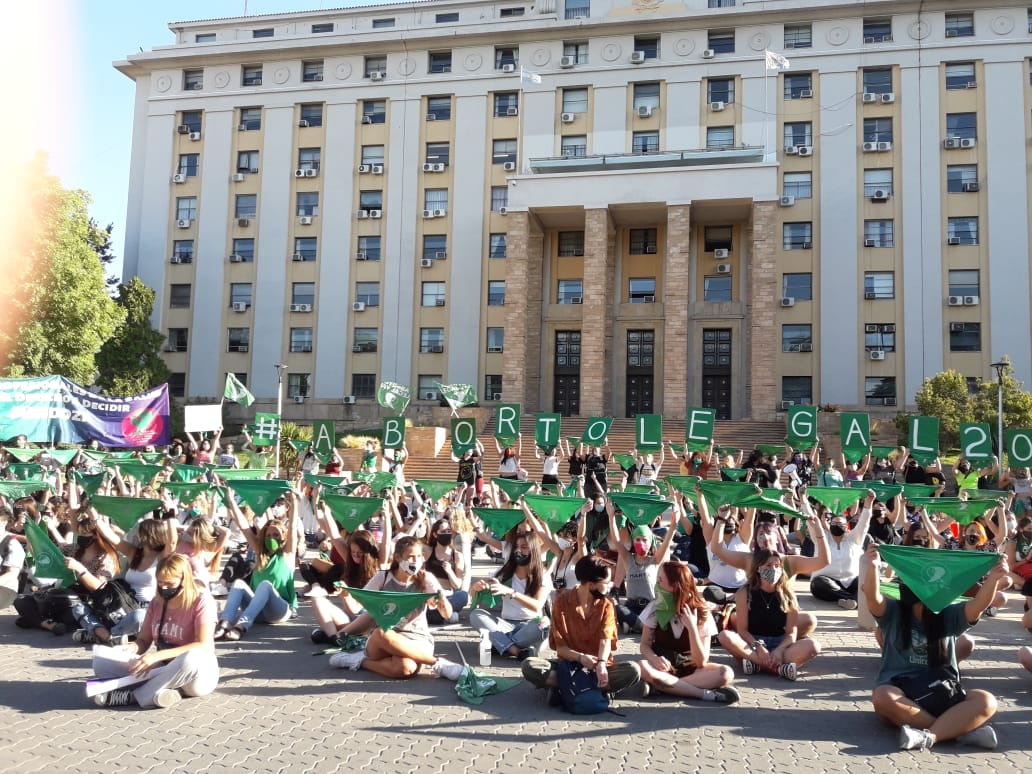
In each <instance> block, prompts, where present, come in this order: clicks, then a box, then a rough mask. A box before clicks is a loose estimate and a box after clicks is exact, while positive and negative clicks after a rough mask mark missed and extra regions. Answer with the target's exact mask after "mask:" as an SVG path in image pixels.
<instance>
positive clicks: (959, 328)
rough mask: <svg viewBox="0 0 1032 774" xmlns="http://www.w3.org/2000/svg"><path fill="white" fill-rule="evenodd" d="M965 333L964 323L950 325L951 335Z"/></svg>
mask: <svg viewBox="0 0 1032 774" xmlns="http://www.w3.org/2000/svg"><path fill="white" fill-rule="evenodd" d="M963 332H964V323H962V322H951V323H950V333H963Z"/></svg>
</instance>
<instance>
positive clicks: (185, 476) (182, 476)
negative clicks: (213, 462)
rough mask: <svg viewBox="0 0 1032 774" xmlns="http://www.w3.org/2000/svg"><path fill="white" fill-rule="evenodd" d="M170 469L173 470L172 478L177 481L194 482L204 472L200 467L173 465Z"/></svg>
mask: <svg viewBox="0 0 1032 774" xmlns="http://www.w3.org/2000/svg"><path fill="white" fill-rule="evenodd" d="M172 467H173V468H174V469H175V475H174V476H173V478H175V479H176V480H177V481H195V480H196V479H198V478H199V477H201V476H203V475H204V474H205V472H206V471H205V470H204V468H203V467H201V466H200V465H180V464H179V463H175V464H174V465H173V466H172Z"/></svg>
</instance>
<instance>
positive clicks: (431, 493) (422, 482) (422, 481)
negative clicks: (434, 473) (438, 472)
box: [416, 478, 459, 502]
mask: <svg viewBox="0 0 1032 774" xmlns="http://www.w3.org/2000/svg"><path fill="white" fill-rule="evenodd" d="M458 485H459V482H458V481H439V480H437V479H432V478H418V479H416V486H418V487H419V488H420V489H422V490H423V491H424V492H426V496H427V499H429V500H430V501H432V502H433V501H437V500H440V499H441V498H442V497H444V496H445V495H446V494H448V493H449V492H450V491H452V490H453V489H454V488H455V487H457V486H458Z"/></svg>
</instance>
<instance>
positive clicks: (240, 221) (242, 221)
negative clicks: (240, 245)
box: [237, 218, 251, 228]
mask: <svg viewBox="0 0 1032 774" xmlns="http://www.w3.org/2000/svg"><path fill="white" fill-rule="evenodd" d="M237 225H238V226H240V228H247V227H248V226H250V225H251V219H250V218H237Z"/></svg>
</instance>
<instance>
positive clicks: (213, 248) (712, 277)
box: [117, 0, 1032, 418]
mask: <svg viewBox="0 0 1032 774" xmlns="http://www.w3.org/2000/svg"><path fill="white" fill-rule="evenodd" d="M170 27H171V29H172V31H173V32H174V34H175V38H176V40H175V43H174V44H173V45H170V46H166V47H160V48H156V49H154V50H153V51H150V52H146V53H141V54H138V55H132V56H130V57H129V58H128V60H127V61H125V62H120V63H118V64H117V67H118V68H119V69H120V70H121V71H122V72H124V73H125V74H126V75H127V76H128V77H130V78H132V79H133V80H134V81H135V82H136V88H137V99H136V113H135V119H134V134H133V150H132V167H131V170H132V172H131V175H132V177H131V183H130V189H129V212H128V235H127V241H126V248H125V266H126V274H127V275H133V274H137V275H139V276H140V277H141V278H142V279H143V280H144V281H145V282H147V283H148V284H149V285H151V286H153V287H155V288H157V289H158V298H159V302H158V305H157V310H156V313H155V315H156V321H157V323H158V324H159V325H160V327H161V329H162V330H163V331H164V332H166V333H167V334H168V337H169V338H168V342H169V346H168V349H169V354H168V356H167V357H168V364H169V366H170V368H171V369H172V371H173V372H174V383H173V388H174V391H175V392H178V393H179V394H181V395H186V396H190V397H193V396H215V395H218V394H219V393H220V390H221V385H222V382H223V379H224V375H225V373H226V372H228V371H232V372H235V373H237V375H238V376H240V377H241V378H242V379H244V380H246V381H247V382H248V383H249V385H250V387H251V389H252V391H254V392H255V393H256V394H257V395H258V396H260V397H263V396H264V397H269V396H273V395H275V393H276V378H277V372H276V370H275V369H274V368H273V364H275V363H280V362H282V363H283V364H285V365H286V366H287V372H286V374H287V376H286V386H287V394H288V396H290V397H298V398H302V399H304V398H307V399H308V400H309V404H315V405H314V406H313V405H308V406H291V409H294V410H296V411H297V412H298V416H301V415H302V413H303V412H310V411H315V410H316V409H317V408H318V407H319V406H323V408H325V406H336V405H339V404H340V403H341V401H342V398H344V397H345V396H354V398H355V399H357V401H358V407H359V408H361V407H362V404H364V403H367V404H368V405H369V406H371V407H375V399H374V395H375V391H376V387H377V385H378V383H379V382H380V380H382V379H389V380H392V381H397V382H401V383H405V384H409V385H411V386H412V388H413V390H414V395H415V399H416V402H417V403H419V402H423V401H432V402H434V403H436V401H437V397H438V396H437V393H436V390H435V383H436V382H437V381H438V380H441V381H443V382H447V383H472V384H475V385H477V386H478V388H479V394H480V396H481V399H482V401H484V402H488V403H489V402H490V401H499V400H505V401H519V402H521V403H522V404H523V406H524V409H525V410H527V411H535V410H540V411H550V410H554V411H559V412H562V413H564V414H616V415H623V414H627V415H630V414H634V413H638V412H657V413H663V414H665V415H667V416H672V417H673V416H678V415H683V412H684V409H685V406H686V405H703V406H712V407H715V408H716V409H717V410H718V416H720V417H733V418H737V417H754V418H768V417H770V416H772V415H773V414H774V413H775V412H776V411H777V410H779V409H780V408H783V407H784V405H785V404H788V403H791V402H815V403H834V404H838V405H840V406H842V407H869V408H871V409H872V410H880V411H885V412H892V413H894V412H895V411H897V410H900V409H902V408H903V406H904V404H905V403H906V402H907V401H908V400H911V399H912V396H913V395H914V392H915V390H916V389H917V388H918V387H919V385H920V384H921V382H922V380H923V379H924V378H925V377H926V376H929V375H932V374H934V373H936V372H938V371H940V370H943V369H945V368H953V369H956V370H957V371H959V372H960V373H962V374H965V375H966V376H968V377H969V378H970V379H971V380H977V379H979V378H988V377H990V376H991V375H992V374H991V369H990V363H991V362H993V360H995V359H996V358H999V357H1001V356H1003V355H1007V356H1009V357H1010V358H1011V360H1012V362H1013V364H1014V366H1015V369H1016V373H1017V376H1018V377H1019V378H1021V379H1024V380H1025V381H1026V382H1029V381H1032V343H1030V339H1032V336H1030V330H1032V317H1030V308H1032V297H1030V294H1032V291H1030V285H1032V283H1030V260H1029V259H1030V240H1032V238H1030V230H1029V229H1030V225H1029V224H1030V222H1032V218H1030V217H1029V215H1030V201H1032V193H1030V179H1032V178H1030V174H1029V169H1030V164H1032V143H1030V137H1032V124H1030V121H1032V86H1030V83H1032V81H1030V78H1032V69H1030V59H1029V57H1030V54H1032V9H1030V8H1029V6H1028V3H1027V2H1025V3H1017V2H1008V1H1007V0H993V1H992V2H978V3H970V2H969V3H963V2H952V1H947V0H925V1H924V2H916V1H914V2H887V1H880V0H866V1H865V2H852V1H849V0H820V1H815V0H783V2H778V3H763V2H743V1H742V0H739V2H735V0H683V2H678V3H673V2H667V1H666V0H608V1H607V0H535V2H533V3H529V2H520V1H519V0H441V1H440V2H434V3H400V4H390V5H381V6H368V7H361V8H347V9H336V10H326V11H313V12H305V13H291V14H283V15H271V16H251V17H243V18H232V19H215V20H209V21H195V22H183V23H175V24H172V25H170ZM768 50H772V51H775V52H779V53H781V54H783V55H784V56H785V57H786V58H787V59H789V60H790V68H789V69H787V70H784V71H778V70H774V69H768V67H767V65H766V56H765V52H766V51H768ZM371 411H372V408H371V409H370V412H371Z"/></svg>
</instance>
